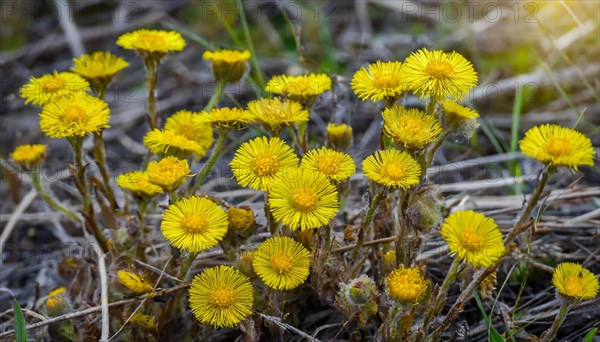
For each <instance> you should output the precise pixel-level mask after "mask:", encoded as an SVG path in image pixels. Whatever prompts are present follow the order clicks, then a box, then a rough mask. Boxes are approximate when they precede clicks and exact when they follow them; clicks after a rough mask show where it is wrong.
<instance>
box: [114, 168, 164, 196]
mask: <svg viewBox="0 0 600 342" xmlns="http://www.w3.org/2000/svg"><path fill="white" fill-rule="evenodd" d="M117 185H118V186H120V187H121V188H123V189H126V190H129V191H131V192H132V193H133V194H135V195H138V196H155V195H158V194H162V193H163V192H164V191H163V189H162V188H161V187H160V186H158V185H155V184H152V183H150V180H149V179H148V174H147V173H146V172H145V171H133V172H127V173H124V174H122V175H119V177H117Z"/></svg>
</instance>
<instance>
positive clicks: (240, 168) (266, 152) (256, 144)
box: [229, 137, 300, 191]
mask: <svg viewBox="0 0 600 342" xmlns="http://www.w3.org/2000/svg"><path fill="white" fill-rule="evenodd" d="M299 161H300V160H299V159H298V156H297V155H296V153H295V152H294V150H292V148H291V147H290V146H289V145H287V144H286V143H285V142H284V141H283V140H281V139H279V138H270V139H267V138H266V137H258V138H255V139H252V140H250V141H247V142H245V143H243V144H242V145H240V147H239V148H238V149H237V151H236V152H235V155H234V156H233V159H232V160H231V163H230V164H229V166H230V167H231V171H232V172H233V176H234V177H235V179H236V180H237V182H238V183H239V184H240V185H242V186H247V187H249V188H251V189H255V190H262V191H267V190H268V189H269V187H270V185H271V183H273V179H274V178H275V177H276V176H277V175H278V174H280V173H281V172H283V171H284V170H285V169H288V168H296V167H298V162H299Z"/></svg>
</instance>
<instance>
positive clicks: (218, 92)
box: [203, 79, 227, 113]
mask: <svg viewBox="0 0 600 342" xmlns="http://www.w3.org/2000/svg"><path fill="white" fill-rule="evenodd" d="M226 85H227V80H226V79H225V80H219V81H218V82H217V85H216V87H215V92H214V94H213V95H212V96H211V97H210V100H209V101H208V103H207V104H206V106H204V109H203V111H204V112H207V113H208V112H210V111H211V110H212V109H213V108H215V107H216V106H217V104H219V101H221V97H223V92H224V91H225V86H226Z"/></svg>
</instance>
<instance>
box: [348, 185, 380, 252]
mask: <svg viewBox="0 0 600 342" xmlns="http://www.w3.org/2000/svg"><path fill="white" fill-rule="evenodd" d="M384 197H385V189H381V190H379V191H378V192H377V193H376V194H375V196H374V197H373V200H372V201H371V205H370V206H369V210H368V211H367V215H366V216H365V219H364V220H363V223H362V225H361V226H360V229H359V231H358V238H357V241H356V246H355V247H354V251H353V252H352V260H356V257H357V256H358V252H360V249H361V247H362V244H363V243H364V242H365V234H366V231H367V229H368V228H369V227H370V226H371V222H372V221H373V214H375V210H376V209H377V207H378V206H379V203H380V202H381V200H382V199H383V198H384Z"/></svg>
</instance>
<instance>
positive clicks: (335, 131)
mask: <svg viewBox="0 0 600 342" xmlns="http://www.w3.org/2000/svg"><path fill="white" fill-rule="evenodd" d="M327 141H328V142H329V144H331V146H332V147H335V148H337V149H340V150H346V149H348V148H349V147H350V146H352V126H349V125H346V124H343V123H342V124H336V123H329V124H327Z"/></svg>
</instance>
